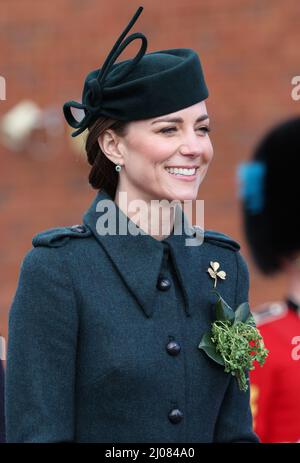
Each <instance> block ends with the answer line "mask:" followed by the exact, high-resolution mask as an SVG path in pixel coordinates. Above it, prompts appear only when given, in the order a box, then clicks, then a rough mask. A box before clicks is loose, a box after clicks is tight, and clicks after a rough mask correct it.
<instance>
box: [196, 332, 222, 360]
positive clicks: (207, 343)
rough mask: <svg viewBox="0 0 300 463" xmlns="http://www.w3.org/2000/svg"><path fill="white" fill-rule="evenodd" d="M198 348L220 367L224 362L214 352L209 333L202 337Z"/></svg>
mask: <svg viewBox="0 0 300 463" xmlns="http://www.w3.org/2000/svg"><path fill="white" fill-rule="evenodd" d="M198 348H199V349H202V350H204V352H205V353H206V354H207V355H208V357H210V358H211V359H212V360H214V361H215V362H217V363H219V364H220V365H224V360H223V358H222V356H221V355H220V354H218V352H217V351H216V345H215V344H214V343H213V342H212V340H211V335H210V333H205V334H204V335H203V336H202V339H201V341H200V344H199V346H198Z"/></svg>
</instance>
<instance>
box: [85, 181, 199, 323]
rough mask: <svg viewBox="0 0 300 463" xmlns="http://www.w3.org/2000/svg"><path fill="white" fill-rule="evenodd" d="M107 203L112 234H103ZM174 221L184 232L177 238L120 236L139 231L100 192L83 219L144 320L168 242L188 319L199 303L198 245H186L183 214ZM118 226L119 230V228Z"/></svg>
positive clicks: (151, 306)
mask: <svg viewBox="0 0 300 463" xmlns="http://www.w3.org/2000/svg"><path fill="white" fill-rule="evenodd" d="M108 203H109V207H110V208H112V209H111V211H112V212H113V213H114V217H115V218H116V234H113V235H112V234H105V232H106V231H107V228H105V226H106V227H107V222H106V224H105V223H104V221H103V219H104V218H105V217H106V218H107V209H105V205H107V204H108ZM103 214H105V216H103ZM101 217H102V218H101ZM176 220H182V229H183V233H182V234H180V235H176V234H174V231H173V232H172V234H171V235H170V236H168V237H167V238H166V239H165V240H163V241H159V240H156V239H155V238H153V237H152V236H151V235H148V234H147V233H145V232H143V233H142V234H141V233H137V234H136V235H135V236H134V235H133V234H132V233H127V234H122V233H123V230H126V229H128V227H130V231H134V230H135V231H136V232H138V231H140V229H139V227H138V226H136V225H135V224H134V222H133V221H131V220H130V219H129V218H128V217H127V215H125V214H124V213H123V211H122V210H121V209H120V208H119V207H118V206H117V205H116V204H115V202H114V201H113V200H112V198H111V197H110V196H109V195H108V194H107V193H106V192H105V191H103V190H102V191H101V192H98V193H97V195H96V197H95V199H94V201H93V202H92V204H91V206H90V208H89V209H88V211H87V212H86V213H85V214H84V216H83V222H84V224H85V225H86V226H87V227H88V228H89V229H90V230H91V232H92V233H93V234H94V236H95V238H96V239H97V240H98V242H99V243H100V245H101V246H102V247H103V249H104V250H105V252H106V253H107V255H108V256H109V258H110V259H111V261H112V262H113V264H114V266H115V267H116V269H117V271H118V272H119V274H120V275H121V277H122V279H123V281H124V282H125V284H126V286H127V287H128V289H129V290H130V291H131V293H132V294H133V295H134V297H135V298H136V300H137V301H138V303H139V305H140V306H141V308H142V310H143V311H144V313H145V315H146V316H147V317H151V316H152V315H153V310H154V307H155V298H156V296H157V292H158V290H157V288H156V284H157V280H158V276H159V273H160V269H161V265H162V258H163V251H164V244H163V243H167V244H168V247H169V249H170V254H171V258H172V261H173V264H174V267H175V271H176V273H177V277H178V280H179V283H180V285H181V287H182V291H183V295H184V299H185V306H186V307H185V309H186V315H187V316H190V315H191V313H192V311H193V308H195V307H196V306H197V299H198V301H199V289H198V288H199V273H198V268H199V256H200V253H199V249H197V248H199V247H201V246H196V247H195V246H186V241H185V240H186V238H191V235H189V234H186V233H185V230H189V229H188V228H184V226H186V227H189V224H188V222H187V218H186V216H185V215H184V214H183V215H182V217H180V216H178V215H176ZM120 223H121V224H122V225H121V227H122V228H120V227H119V224H120ZM184 224H185V225H184ZM198 303H199V302H198Z"/></svg>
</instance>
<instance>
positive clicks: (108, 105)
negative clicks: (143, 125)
mask: <svg viewBox="0 0 300 463" xmlns="http://www.w3.org/2000/svg"><path fill="white" fill-rule="evenodd" d="M142 11H143V7H139V8H138V10H137V11H136V13H135V15H134V16H133V18H132V19H131V21H130V22H129V24H128V26H127V27H126V28H125V29H124V31H123V32H122V34H121V35H120V37H119V38H118V40H117V41H116V43H115V45H114V47H113V48H112V50H111V52H110V53H109V55H108V56H107V58H106V60H105V62H104V64H103V66H102V68H99V69H96V70H95V71H91V72H90V73H89V74H88V75H87V77H86V79H85V83H84V88H83V92H82V103H78V102H76V101H68V102H66V103H65V104H64V106H63V111H64V115H65V118H66V120H67V122H68V123H69V125H70V126H71V127H74V128H75V129H77V130H76V131H75V132H73V133H72V136H73V137H76V136H77V135H79V134H80V133H82V132H83V131H84V130H85V129H86V128H87V127H90V126H91V125H92V124H93V123H94V122H95V121H96V120H97V119H98V117H108V118H111V119H116V120H121V121H132V120H139V119H148V118H152V117H157V116H161V115H164V114H169V113H172V112H175V111H179V110H180V109H183V108H186V107H188V106H191V105H193V104H195V103H198V102H199V101H203V100H205V99H206V98H207V97H208V89H207V87H206V84H205V80H204V75H203V71H202V67H201V63H200V60H199V56H198V54H197V53H196V52H195V51H194V50H192V49H190V48H174V49H170V50H160V51H156V52H153V53H147V54H145V52H146V49H147V39H146V37H145V36H144V35H143V34H141V33H140V32H136V33H134V34H131V35H130V36H129V37H127V38H126V39H125V37H126V35H127V33H128V32H129V30H130V29H131V28H132V26H133V25H134V23H135V22H136V20H137V18H138V17H139V15H140V14H141V12H142ZM124 39H125V40H124ZM136 39H141V41H142V44H141V47H140V50H139V51H138V53H137V55H136V56H135V57H134V58H133V59H129V60H126V61H121V62H119V63H115V61H116V60H117V58H118V56H119V55H120V54H121V53H122V52H123V50H124V49H125V48H126V47H127V46H128V45H129V43H131V42H132V41H133V40H136ZM72 107H73V108H76V109H83V110H84V113H85V116H84V117H83V119H82V120H81V121H77V120H76V119H75V118H74V116H73V114H72V112H71V108H72Z"/></svg>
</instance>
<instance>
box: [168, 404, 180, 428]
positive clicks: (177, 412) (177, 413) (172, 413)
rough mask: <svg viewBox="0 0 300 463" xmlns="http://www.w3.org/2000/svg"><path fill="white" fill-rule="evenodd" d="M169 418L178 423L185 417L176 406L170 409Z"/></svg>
mask: <svg viewBox="0 0 300 463" xmlns="http://www.w3.org/2000/svg"><path fill="white" fill-rule="evenodd" d="M168 418H169V420H170V421H171V423H174V424H177V423H180V421H181V420H182V419H183V413H182V411H181V410H179V409H178V408H174V409H173V410H171V411H170V413H169V415H168Z"/></svg>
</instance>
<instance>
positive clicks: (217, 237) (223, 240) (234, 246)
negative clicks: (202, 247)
mask: <svg viewBox="0 0 300 463" xmlns="http://www.w3.org/2000/svg"><path fill="white" fill-rule="evenodd" d="M204 241H208V242H210V243H212V244H215V245H216V246H221V247H222V248H229V249H231V250H232V251H239V250H240V248H241V247H240V245H239V243H238V242H237V241H234V240H233V239H232V238H230V236H227V235H224V233H219V232H216V231H214V230H205V231H204Z"/></svg>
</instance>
